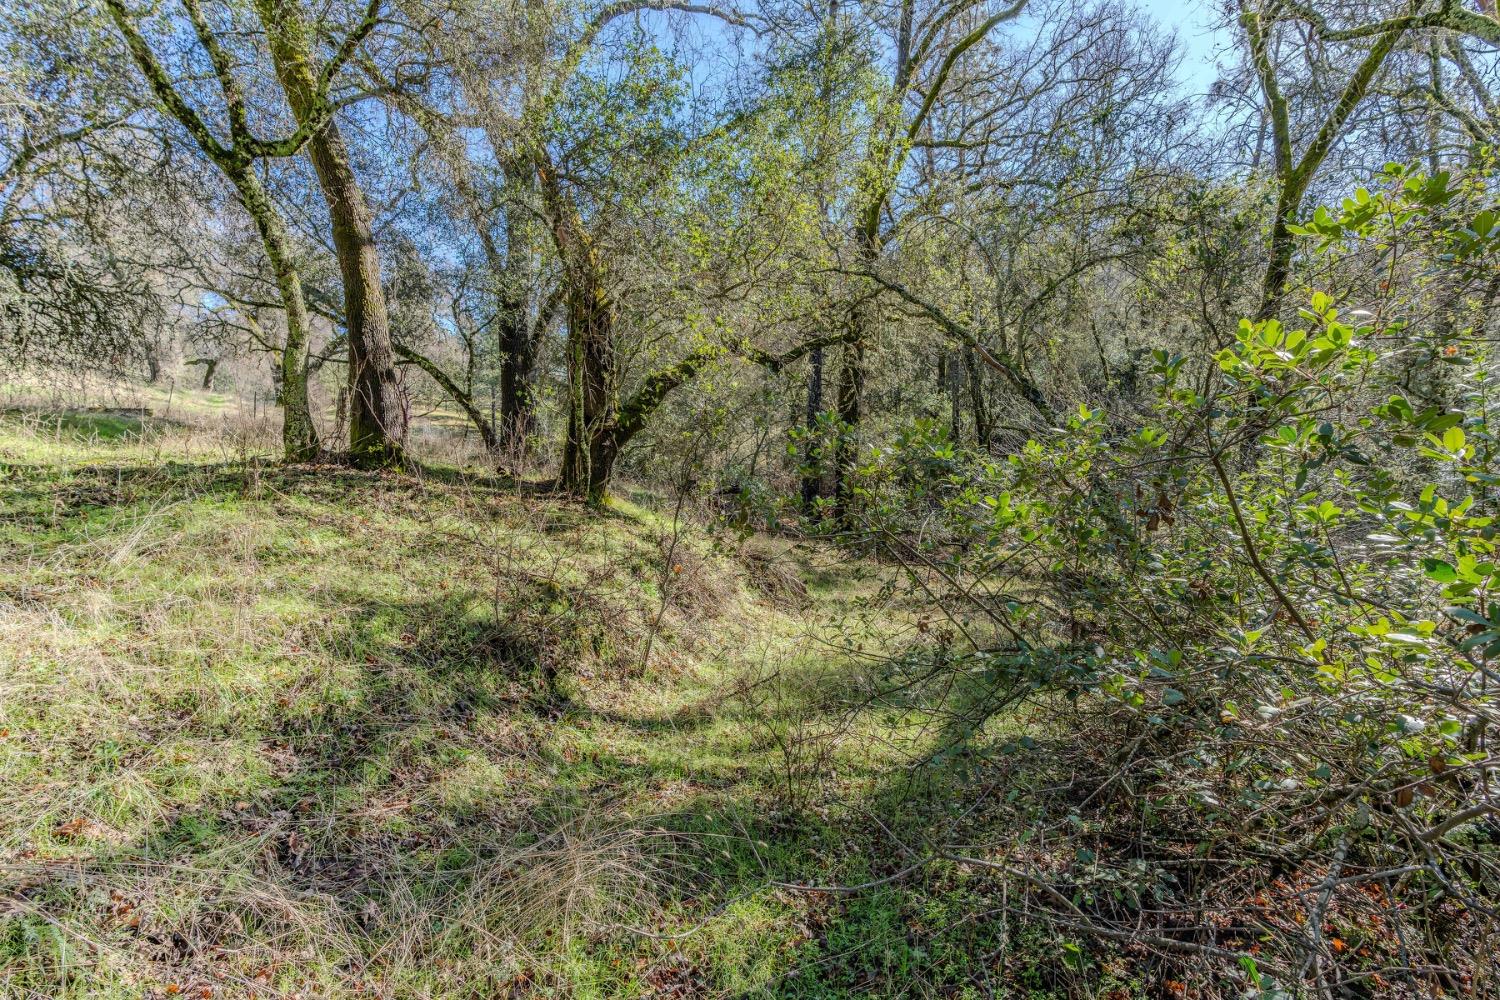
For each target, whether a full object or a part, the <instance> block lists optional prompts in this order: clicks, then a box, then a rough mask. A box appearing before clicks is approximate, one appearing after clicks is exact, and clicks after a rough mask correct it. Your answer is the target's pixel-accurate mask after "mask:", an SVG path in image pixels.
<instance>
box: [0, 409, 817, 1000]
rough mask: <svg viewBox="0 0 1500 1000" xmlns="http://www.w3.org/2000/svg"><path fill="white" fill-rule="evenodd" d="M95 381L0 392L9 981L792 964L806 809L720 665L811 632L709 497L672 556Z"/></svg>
mask: <svg viewBox="0 0 1500 1000" xmlns="http://www.w3.org/2000/svg"><path fill="white" fill-rule="evenodd" d="M116 418H117V415H116V414H105V413H92V414H80V413H77V412H76V411H75V412H70V413H67V414H61V415H60V414H56V413H36V412H26V413H19V414H15V413H13V414H11V415H9V416H7V417H5V418H4V419H3V421H0V509H3V511H4V518H3V520H0V602H3V603H0V662H4V663H5V664H6V665H7V666H6V669H5V670H4V671H0V816H4V817H5V818H4V819H3V820H0V995H4V996H38V997H80V998H81V997H90V998H92V997H126V996H129V997H141V996H148V997H166V996H169V995H190V996H193V995H205V996H206V995H213V996H244V997H250V996H256V997H278V996H279V997H292V996H301V997H313V996H317V997H346V996H347V997H356V996H358V997H368V996H386V997H408V996H410V997H490V996H512V995H528V994H529V993H530V992H546V993H552V994H557V995H566V996H613V995H620V993H621V991H624V992H630V991H641V990H648V989H649V988H650V987H649V984H650V983H665V982H671V983H678V984H680V983H681V982H683V981H685V977H687V978H690V979H691V981H692V982H693V984H694V985H693V989H694V991H695V993H694V994H693V995H731V994H733V993H735V992H736V991H738V990H742V989H744V988H747V987H753V984H755V983H757V982H769V981H771V980H772V979H774V978H775V977H777V976H780V975H783V974H784V973H785V970H786V968H787V963H788V962H791V961H793V960H795V959H796V955H797V951H796V949H795V948H791V950H788V948H790V947H791V946H790V945H788V943H787V942H789V941H792V940H793V939H794V937H795V935H794V933H793V930H792V925H791V924H790V923H788V922H787V921H786V920H783V919H780V918H778V917H777V916H776V914H778V913H787V912H792V911H796V910H800V909H801V908H803V907H804V906H805V902H804V901H801V900H784V899H779V898H778V897H777V896H776V894H774V893H772V892H771V891H770V890H769V889H768V888H767V882H768V877H767V873H768V871H770V870H771V869H772V868H775V869H777V870H778V871H779V872H782V873H785V870H786V869H787V868H788V866H789V864H790V863H791V862H790V861H789V859H790V858H793V857H795V856H797V853H798V852H800V851H802V850H803V849H804V848H803V846H802V844H801V837H802V836H803V835H802V834H797V835H796V836H794V837H791V838H790V839H788V840H786V842H784V843H771V844H768V843H766V842H764V841H763V840H761V839H760V838H763V837H766V836H768V835H767V834H766V832H765V831H757V830H756V829H755V827H756V825H757V824H758V823H759V822H760V821H759V820H756V819H747V818H746V817H754V816H757V815H758V814H760V813H761V812H763V811H764V810H763V809H762V806H761V803H764V802H768V801H770V799H771V798H772V797H773V796H774V794H775V793H774V789H775V788H776V787H777V784H776V781H775V780H774V773H775V769H776V768H777V767H778V766H780V764H779V761H778V759H777V757H776V755H775V754H774V752H772V750H771V749H770V748H768V747H766V746H763V745H757V743H756V741H755V738H754V735H753V731H752V727H750V726H748V725H747V724H746V720H745V719H743V718H742V713H743V712H744V711H745V706H746V703H745V702H744V701H743V700H742V699H735V698H733V697H730V695H731V694H732V692H734V691H736V690H738V689H740V688H741V687H742V686H743V683H744V679H745V678H747V677H751V676H754V675H755V672H756V671H758V670H763V669H765V667H764V665H765V663H767V662H768V658H769V659H770V660H774V662H777V663H781V664H785V665H788V666H791V665H795V664H797V663H799V662H800V660H801V658H803V657H806V656H808V655H813V649H812V648H810V647H807V646H806V645H805V643H806V642H807V641H809V637H810V636H811V634H812V633H811V630H810V629H809V628H808V626H807V624H806V623H805V622H804V621H803V620H802V619H801V618H800V617H792V616H788V615H787V614H785V613H784V611H783V610H781V609H779V608H778V607H776V606H775V605H774V604H773V603H772V602H769V601H765V600H761V599H759V598H757V597H756V592H755V591H754V589H753V588H752V587H751V586H750V584H749V582H748V581H747V580H746V579H744V578H743V577H742V575H741V572H740V571H739V570H738V569H737V567H736V565H735V564H734V563H733V562H732V561H731V560H729V559H727V558H725V557H722V556H720V555H716V554H715V553H714V552H713V550H712V547H711V546H710V545H709V544H708V542H707V540H706V539H705V538H704V537H702V534H701V531H700V530H699V529H698V528H692V529H691V530H690V531H688V533H687V535H686V536H684V537H683V538H682V539H680V540H679V544H678V545H677V546H676V548H675V550H673V551H672V554H671V560H672V562H671V564H670V565H669V564H667V562H666V561H665V560H666V558H667V556H666V552H667V551H668V550H666V549H664V548H663V542H662V539H663V538H664V537H665V536H666V534H667V533H668V532H669V531H672V530H678V529H674V528H673V527H672V526H671V525H670V524H669V523H668V522H669V520H670V519H669V518H664V517H663V516H661V515H658V514H656V513H653V512H652V511H650V510H648V509H645V508H641V507H635V506H632V505H630V504H621V505H619V506H617V508H616V510H615V511H613V512H611V513H610V514H608V515H606V516H603V517H600V516H595V515H590V514H587V513H586V512H584V511H582V510H580V509H578V508H576V507H573V506H570V505H567V504H560V503H556V502H552V501H548V500H543V499H541V498H538V497H536V496H534V495H532V494H531V493H530V491H529V490H528V488H526V487H525V486H524V484H523V485H519V486H517V485H505V484H502V483H496V482H492V481H489V480H483V479H469V478H465V477H464V476H463V475H460V474H456V473H455V474H449V473H443V474H441V475H431V476H425V477H424V476H410V475H396V474H365V473H353V472H350V471H348V470H342V469H337V468H333V467H329V468H298V469H281V468H278V467H276V466H274V465H272V464H269V462H268V461H267V455H268V454H269V453H270V451H271V449H272V448H273V447H274V439H272V438H270V437H268V435H267V434H266V433H264V432H265V430H266V429H265V428H253V427H246V426H243V425H242V424H237V423H235V422H234V421H232V420H220V419H218V418H213V419H211V420H209V421H208V422H207V423H205V422H196V421H183V422H177V421H164V420H157V419H136V418H132V420H131V421H127V422H126V424H127V425H126V426H124V427H123V429H122V428H121V427H120V426H119V424H118V423H117V422H116ZM678 566H680V567H681V569H680V570H678V571H677V572H673V569H674V567H678ZM664 574H665V576H666V577H670V578H671V579H672V581H673V584H672V586H671V587H670V588H669V589H668V590H667V591H666V593H667V594H668V596H669V597H670V599H669V600H667V601H666V602H665V605H663V603H662V600H661V595H662V593H663V591H662V589H661V586H662V580H663V579H664ZM652 629H658V631H659V634H658V636H657V638H656V644H657V645H656V650H657V651H656V654H654V655H653V656H652V657H651V658H650V662H649V665H643V663H642V657H641V651H642V643H643V642H644V639H645V636H646V634H647V632H648V631H650V630H652ZM817 655H823V654H821V653H818V654H817ZM788 852H790V853H788ZM819 863H820V864H821V862H819ZM705 920H706V921H707V924H705V925H703V926H706V927H707V930H705V931H704V932H703V933H702V934H701V935H698V936H696V937H694V938H693V939H692V940H693V941H694V947H696V948H698V949H699V951H698V952H696V953H695V954H697V955H698V958H697V959H695V962H697V963H698V964H696V965H693V966H692V967H691V975H690V974H689V966H688V965H685V964H684V961H685V960H684V959H683V958H682V957H681V956H682V955H684V954H686V952H684V951H682V950H681V949H680V948H679V946H678V945H677V944H675V943H672V942H673V941H674V940H675V939H673V938H672V932H673V931H674V930H675V929H678V928H680V927H682V926H684V924H685V923H687V924H694V923H701V922H702V921H705ZM643 932H649V933H643ZM650 934H665V936H664V937H652V936H649V935H650ZM631 984H636V985H631ZM642 984H647V985H642ZM674 988H675V987H674ZM205 990H207V991H211V992H210V993H204V992H203V991H205ZM679 995H687V994H679Z"/></svg>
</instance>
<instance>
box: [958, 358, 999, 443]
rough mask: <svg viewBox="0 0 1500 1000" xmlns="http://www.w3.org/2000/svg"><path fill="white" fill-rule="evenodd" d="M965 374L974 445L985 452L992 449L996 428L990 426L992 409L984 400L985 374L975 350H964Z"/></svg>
mask: <svg viewBox="0 0 1500 1000" xmlns="http://www.w3.org/2000/svg"><path fill="white" fill-rule="evenodd" d="M963 359H964V373H965V375H967V376H968V377H967V381H968V383H969V405H970V407H971V408H972V409H973V410H974V443H975V444H977V445H979V447H980V448H982V449H984V450H985V451H989V449H990V437H991V435H992V434H993V431H994V428H993V427H992V426H991V424H990V408H989V404H988V402H987V401H986V400H985V398H984V373H983V372H982V371H980V370H979V363H978V359H977V357H976V354H975V351H974V348H972V347H964V348H963Z"/></svg>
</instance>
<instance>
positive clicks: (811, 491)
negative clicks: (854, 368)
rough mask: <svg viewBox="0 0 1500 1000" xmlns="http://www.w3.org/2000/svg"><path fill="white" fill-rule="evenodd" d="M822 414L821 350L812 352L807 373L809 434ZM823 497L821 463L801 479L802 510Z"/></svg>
mask: <svg viewBox="0 0 1500 1000" xmlns="http://www.w3.org/2000/svg"><path fill="white" fill-rule="evenodd" d="M821 412H823V348H821V347H819V348H818V349H817V350H815V351H813V352H812V366H811V367H810V368H809V370H808V373H807V422H806V425H805V426H806V427H807V430H808V431H809V432H811V431H812V429H813V428H814V427H816V426H817V425H818V414H819V413H821ZM822 495H823V474H822V468H821V463H819V467H818V468H817V469H815V470H814V472H813V473H812V474H811V475H808V476H803V477H802V508H803V509H804V510H812V508H813V505H814V504H816V503H817V502H818V498H819V497H821V496H822Z"/></svg>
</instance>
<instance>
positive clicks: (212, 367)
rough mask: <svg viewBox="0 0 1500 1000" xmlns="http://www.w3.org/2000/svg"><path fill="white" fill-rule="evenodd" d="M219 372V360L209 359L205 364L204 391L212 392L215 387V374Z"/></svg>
mask: <svg viewBox="0 0 1500 1000" xmlns="http://www.w3.org/2000/svg"><path fill="white" fill-rule="evenodd" d="M218 370H219V361H218V359H217V358H207V359H205V360H204V362H203V391H204V392H211V391H212V390H213V387H214V373H215V372H217V371H218Z"/></svg>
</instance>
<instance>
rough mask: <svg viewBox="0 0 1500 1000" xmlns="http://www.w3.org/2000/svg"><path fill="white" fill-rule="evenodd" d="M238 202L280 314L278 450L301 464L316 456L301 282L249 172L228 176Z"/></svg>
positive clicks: (280, 226)
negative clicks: (255, 236)
mask: <svg viewBox="0 0 1500 1000" xmlns="http://www.w3.org/2000/svg"><path fill="white" fill-rule="evenodd" d="M231 180H232V181H233V182H234V186H235V189H236V190H237V191H238V192H239V195H240V202H241V204H243V205H244V206H245V210H246V211H247V212H249V213H250V218H251V219H252V220H254V222H255V228H256V231H257V232H259V233H260V242H261V246H262V247H264V248H265V251H266V257H267V259H269V260H270V262H271V273H272V274H274V275H275V277H276V290H277V292H278V293H279V294H280V297H281V305H282V309H283V310H284V311H285V314H286V340H285V341H284V342H283V344H282V347H281V352H280V357H279V358H278V359H277V365H278V369H277V377H276V379H275V380H274V381H275V384H276V396H277V401H278V402H279V403H281V406H282V416H281V449H282V454H283V456H284V457H285V458H286V460H287V461H288V462H306V461H310V460H312V459H313V458H315V457H317V454H318V431H317V427H316V426H315V425H314V424H313V419H312V406H311V405H310V404H309V403H308V398H307V383H308V378H307V349H308V328H309V321H308V313H307V297H306V296H305V295H304V294H303V291H302V278H301V276H300V275H298V273H297V267H296V265H295V264H294V263H293V262H292V252H291V240H290V239H289V238H288V236H287V232H286V224H285V223H284V222H283V221H282V219H281V214H280V213H279V212H277V211H276V206H275V205H273V204H272V203H271V198H270V195H269V194H267V193H266V189H265V187H264V186H262V185H261V183H260V178H258V177H257V176H256V175H255V172H254V171H253V170H250V169H248V168H247V169H245V170H242V171H239V172H237V173H236V174H235V175H234V176H232V177H231Z"/></svg>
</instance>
